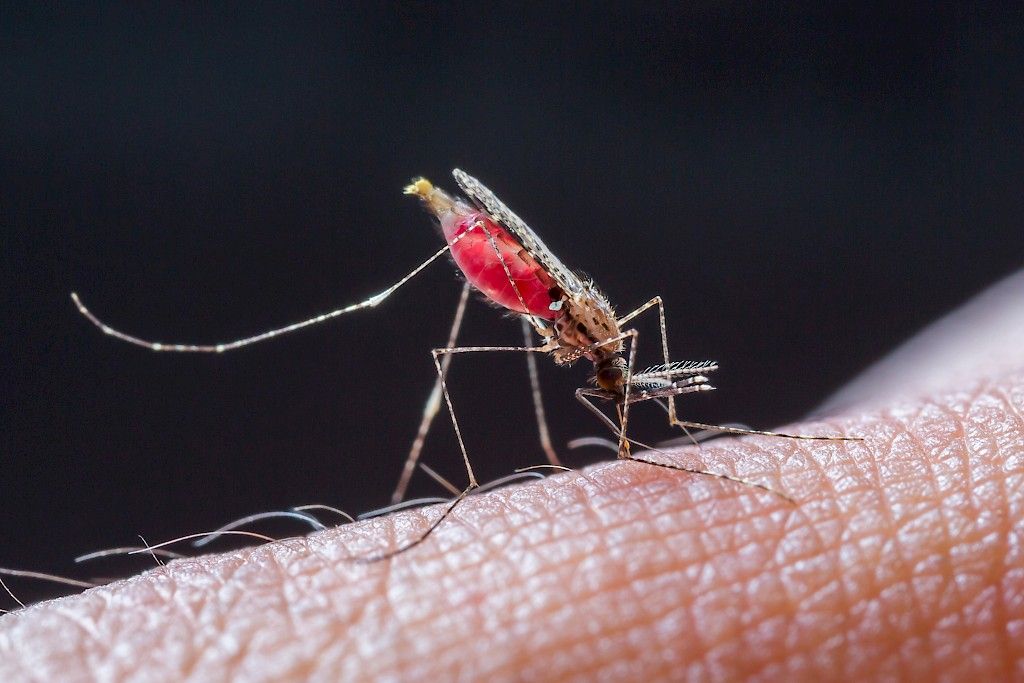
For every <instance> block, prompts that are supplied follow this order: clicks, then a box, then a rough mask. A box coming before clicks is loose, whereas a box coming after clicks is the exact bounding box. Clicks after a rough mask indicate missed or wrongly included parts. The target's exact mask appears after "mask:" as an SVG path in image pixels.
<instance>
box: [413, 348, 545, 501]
mask: <svg viewBox="0 0 1024 683" xmlns="http://www.w3.org/2000/svg"><path fill="white" fill-rule="evenodd" d="M496 351H512V352H520V353H546V352H547V348H546V347H544V346H456V347H452V348H443V349H432V350H431V352H430V354H431V356H432V357H433V358H434V368H435V369H436V370H437V376H438V378H439V379H440V380H441V395H442V396H444V402H445V404H446V405H447V406H448V414H449V415H450V416H451V419H452V427H454V428H455V437H456V439H458V441H459V450H460V451H461V452H462V459H463V462H464V464H465V465H466V474H467V475H468V477H469V488H470V490H472V489H475V488H476V487H477V486H479V485H480V484H478V483H477V480H476V476H475V475H474V474H473V466H472V465H470V464H469V454H468V453H467V452H466V443H465V441H464V440H463V438H462V430H461V429H460V428H459V420H458V418H457V417H455V407H454V406H453V405H452V397H451V395H450V394H449V393H448V383H447V382H446V381H445V373H444V372H443V371H442V369H441V360H440V358H441V356H445V355H449V354H455V353H481V352H483V353H487V352H496Z"/></svg>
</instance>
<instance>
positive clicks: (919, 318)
mask: <svg viewBox="0 0 1024 683" xmlns="http://www.w3.org/2000/svg"><path fill="white" fill-rule="evenodd" d="M808 5H809V7H808V8H802V9H800V8H797V9H787V10H782V9H765V8H763V7H761V6H760V5H757V6H749V5H743V4H738V3H725V4H723V5H718V4H715V5H713V6H711V7H698V8H693V9H687V10H669V9H648V10H645V11H640V12H637V11H627V10H626V9H624V6H604V5H584V6H578V7H576V8H575V9H574V10H570V9H564V10H560V11H554V10H552V11H543V10H538V9H536V8H533V9H524V8H518V7H513V8H510V7H507V6H506V7H505V8H504V9H497V10H495V9H493V8H488V9H482V8H480V7H474V6H473V5H467V6H463V7H449V6H446V5H441V4H438V3H433V2H431V3H415V4H407V5H403V6H400V7H391V8H382V7H378V6H377V4H376V3H368V4H366V5H363V6H358V5H356V6H349V7H346V8H344V9H324V8H320V7H316V6H306V7H304V8H302V9H291V8H288V7H286V6H284V5H276V6H273V7H269V8H262V9H252V8H250V7H247V6H235V7H232V8H229V9H222V10H210V9H201V10H196V9H192V8H180V7H175V6H170V7H166V8H164V9H162V10H156V11H152V10H140V9H138V8H130V7H120V8H118V9H108V10H105V11H96V10H85V11H81V10H74V11H69V10H67V9H63V10H58V9H38V8H33V9H29V10H24V11H18V10H11V9H5V10H3V11H2V15H0V19H2V21H0V39H2V50H3V59H2V74H0V82H2V85H0V87H2V89H3V93H2V94H3V96H2V104H0V116H2V119H0V125H2V130H0V145H2V146H0V157H2V158H0V169H2V179H0V180H2V183H0V211H2V214H0V216H2V227H3V248H2V258H3V262H2V263H3V267H2V278H3V294H4V297H3V335H2V354H0V355H2V358H3V361H2V362H3V376H2V382H3V386H2V393H3V413H2V425H0V432H2V439H3V440H2V448H0V458H2V463H0V512H2V515H3V517H2V523H0V565H6V566H17V567H22V568H31V569H47V570H56V571H62V572H65V571H68V569H69V568H70V567H71V563H70V558H71V557H73V556H74V555H76V554H78V553H81V552H85V551H88V550H92V549H96V548H102V547H107V546H111V545H119V544H123V543H129V544H130V543H133V542H136V540H137V539H136V537H135V534H139V533H141V534H143V535H145V536H146V538H147V539H148V540H150V541H158V540H163V539H166V538H169V537H171V536H175V535H178V534H183V533H188V532H193V531H200V530H206V529H210V528H213V527H215V526H218V525H220V524H221V523H223V522H226V521H228V520H230V519H232V518H234V517H238V516H241V515H245V514H249V513H252V512H257V511H262V510H269V509H280V508H286V507H288V506H291V505H296V504H301V503H309V502H323V503H330V504H334V505H337V506H339V507H342V508H344V509H347V510H349V511H352V512H359V511H362V510H366V509H369V508H372V507H376V506H378V505H382V504H385V503H386V502H387V501H388V498H389V496H390V492H391V489H392V487H393V485H394V482H395V481H396V479H397V476H398V473H399V470H400V467H401V463H402V461H403V459H404V457H405V453H406V450H407V448H408V444H409V442H410V441H411V439H412V436H413V433H414V430H415V427H416V424H417V421H418V418H419V414H420V410H421V407H422V403H423V400H424V398H425V396H426V394H427V391H428V389H429V386H430V384H431V382H432V378H433V369H432V366H431V362H430V358H429V354H428V350H429V349H430V348H431V347H432V346H438V345H441V344H443V342H444V339H445V336H446V334H447V329H448V326H449V323H450V316H451V312H452V310H453V307H454V305H455V302H456V299H457V296H458V291H459V286H460V285H459V283H458V281H457V279H456V277H455V276H454V269H453V267H452V266H451V265H450V264H449V263H441V264H438V265H436V266H434V267H432V268H431V269H430V270H429V271H427V272H426V273H424V274H423V275H422V276H421V277H419V278H418V279H417V280H415V281H413V282H412V283H410V284H409V285H408V286H407V288H406V289H405V290H403V291H401V292H400V293H399V294H397V295H395V296H394V297H393V298H392V299H390V300H389V301H388V302H387V303H386V304H384V305H383V306H381V307H380V308H378V309H376V310H373V311H367V312H363V313H360V314H357V315H353V316H351V317H349V318H346V319H342V320H337V321H334V322H331V323H329V324H325V325H323V326H321V327H319V328H317V329H311V330H306V331H304V332H302V333H299V334H296V335H294V336H290V337H287V338H282V339H278V340H275V341H272V342H270V343H266V344H263V345H259V346H255V347H251V348H248V349H245V350H241V351H238V352H234V353H230V354H227V355H223V356H196V355H171V354H154V353H151V352H147V351H144V350H142V349H138V348H136V347H132V346H128V345H126V344H123V343H118V342H115V341H114V340H112V339H110V338H107V337H104V336H103V335H101V334H100V333H99V332H98V331H97V330H96V329H95V328H93V327H92V326H90V325H89V324H88V323H87V322H86V321H85V320H84V319H82V318H81V317H80V316H78V315H77V314H76V312H75V310H74V308H73V307H72V305H71V302H70V300H69V299H68V293H69V292H70V291H71V290H72V289H75V290H77V291H78V292H80V293H81V294H82V295H83V298H84V300H85V301H86V303H87V304H89V305H90V306H91V307H92V308H93V310H94V311H96V312H97V314H98V315H100V316H101V317H103V318H105V319H106V320H107V321H108V322H110V323H111V324H113V325H115V326H118V327H120V328H122V329H124V330H127V331H129V332H133V333H135V334H139V335H141V336H145V337H150V338H158V339H159V340H162V341H200V342H204V341H214V342H216V341H226V340H230V339H234V338H236V337H239V336H245V335H248V334H251V333H254V332H258V331H262V330H264V329H267V328H270V327H274V326H277V325H280V324H283V323H287V322H292V321H294V320H297V319H301V318H303V317H306V316H308V315H312V314H315V313H319V312H322V311H325V310H330V309H332V308H335V307H337V306H339V305H343V304H346V303H350V302H353V301H356V300H359V299H361V298H363V297H365V296H367V295H369V294H371V293H374V292H376V291H379V290H380V289H382V288H383V287H385V286H386V285H388V284H390V283H391V282H392V281H393V280H394V279H396V278H397V277H399V276H401V275H402V274H403V273H404V272H406V271H407V270H408V269H409V268H411V267H412V266H413V265H415V264H416V263H418V262H419V261H420V260H421V259H423V258H424V257H426V256H427V255H429V254H430V253H432V252H433V251H434V250H435V249H437V248H438V246H439V245H440V244H441V241H440V238H439V237H438V234H437V233H436V231H435V230H434V229H433V228H432V227H431V225H430V221H429V219H428V218H427V217H426V216H425V214H424V213H423V212H422V211H421V210H420V208H419V207H418V206H417V204H416V202H414V201H412V200H411V199H409V198H406V197H403V196H402V195H401V192H400V191H401V188H402V186H403V184H405V183H406V182H407V181H408V180H409V179H410V178H411V177H413V176H416V175H421V174H422V175H426V176H427V177H429V178H432V179H434V180H435V182H437V183H438V184H440V185H442V186H446V187H449V188H450V187H452V186H453V184H454V183H453V182H452V180H451V179H450V175H449V172H450V169H451V168H452V167H455V166H459V167H462V168H465V169H467V170H469V171H470V172H471V173H473V174H475V175H477V176H479V177H480V178H481V179H483V180H484V181H485V182H487V183H488V184H489V185H490V186H491V187H492V188H493V189H495V190H496V191H497V192H498V194H499V196H501V197H502V198H503V199H505V201H506V202H507V203H508V204H509V205H510V206H511V207H513V208H514V209H515V210H516V211H517V212H518V213H519V214H520V215H522V216H523V217H525V218H526V219H527V220H528V221H529V222H530V223H531V225H532V226H533V227H534V229H536V230H537V231H538V232H539V233H540V234H541V235H542V236H543V237H544V239H545V241H546V242H547V243H548V244H549V246H550V247H551V248H552V249H553V250H554V251H555V252H556V253H558V254H559V255H560V256H561V258H562V259H563V260H564V261H565V262H566V263H567V264H569V265H570V266H573V267H577V268H580V269H582V270H584V271H586V272H588V273H590V274H591V275H593V276H594V277H595V278H596V280H597V282H598V283H599V285H600V286H601V287H602V288H603V289H604V290H605V291H606V292H607V293H608V295H609V296H610V297H611V299H612V301H613V302H616V303H617V304H618V306H619V309H620V311H625V310H629V308H630V307H632V306H635V305H638V304H640V303H642V302H643V301H646V300H647V299H648V298H649V297H651V296H652V295H654V294H659V293H660V294H662V295H663V296H664V297H665V299H666V302H667V305H668V327H669V331H670V334H671V342H672V344H671V347H672V351H673V356H674V357H675V358H679V359H684V358H686V359H705V358H713V359H716V360H718V361H720V362H721V364H722V369H721V371H720V372H719V373H718V374H717V376H716V378H715V379H716V382H715V383H716V385H717V386H718V387H719V389H720V390H719V391H718V392H716V393H714V394H710V395H703V396H700V397H696V398H693V399H691V400H687V401H685V402H684V403H683V405H685V406H686V414H687V415H690V416H692V417H693V418H695V419H705V420H715V421H732V420H741V421H744V422H747V423H749V424H752V425H755V426H760V427H772V426H774V425H777V424H780V423H782V422H785V421H787V420H792V419H795V418H798V417H799V416H800V415H801V414H803V413H805V412H806V411H808V410H809V409H811V408H812V407H813V406H815V405H816V404H817V403H818V402H820V401H821V400H822V399H823V398H824V397H825V396H826V395H827V394H828V393H829V392H830V391H832V390H834V389H835V388H837V387H838V386H839V385H841V384H842V383H843V382H844V381H846V380H847V379H849V378H851V377H852V376H853V375H855V374H856V373H857V372H858V371H859V370H861V369H862V368H864V367H865V366H866V365H867V364H869V363H870V362H872V361H873V360H875V359H877V358H878V357H880V356H881V355H882V354H884V353H886V352H887V351H888V350H890V349H891V348H892V347H893V346H894V345H895V344H897V343H899V342H900V341H901V340H903V339H905V338H906V337H907V336H908V335H910V334H912V333H913V332H915V331H916V330H918V329H919V328H920V327H921V326H923V325H924V324H926V323H928V322H929V321H931V320H933V319H935V318H936V317H937V316H939V315H940V314H942V313H944V312H946V311H948V310H949V309H950V308H952V307H954V306H955V305H957V304H958V303H960V302H962V301H964V300H965V299H966V298H968V297H969V296H970V295H972V294H974V293H976V292H978V291H979V290H981V289H983V288H984V287H985V286H987V285H989V284H990V283H992V282H994V281H996V280H997V279H998V278H1000V277H1001V276H1003V275H1005V274H1007V273H1009V272H1011V271H1012V270H1014V269H1015V268H1017V267H1019V266H1020V265H1021V254H1022V251H1024V250H1022V247H1024V231H1022V229H1021V222H1020V216H1021V214H1022V211H1024V199H1022V197H1024V194H1022V192H1021V177H1022V171H1024V162H1022V158H1024V157H1022V151H1024V144H1022V136H1021V132H1022V131H1021V125H1020V120H1021V112H1022V111H1024V98H1022V90H1021V88H1020V87H1019V85H1018V83H1017V75H1018V74H1019V73H1020V69H1021V66H1022V61H1021V56H1022V41H1021V31H1020V21H1019V19H1020V17H1019V16H1015V15H1012V14H1011V13H1009V12H1003V11H1000V10H996V11H993V10H990V9H980V8H975V7H971V6H964V7H960V8H956V9H946V8H941V7H940V8H937V9H936V8H933V7H929V8H928V9H924V10H920V11H918V10H915V9H902V10H900V11H899V12H898V13H890V12H889V11H875V10H868V9H863V8H861V6H860V4H859V3H857V4H855V7H852V8H851V7H845V8H839V9H835V8H833V9H829V10H820V9H817V8H816V5H817V3H809V4H808ZM654 320H655V318H654V317H653V316H652V317H651V318H649V319H648V322H647V323H644V324H642V325H641V330H642V332H643V335H644V336H643V339H642V341H643V343H644V344H645V345H646V351H647V354H648V355H646V356H644V357H643V358H642V359H641V363H646V362H648V361H649V362H655V361H656V354H655V352H654V348H655V330H656V328H655V327H654V326H653V324H652V323H653V321H654ZM518 334H519V331H518V323H516V322H515V321H511V320H508V319H505V318H503V317H502V316H501V315H500V314H498V313H497V312H496V311H495V310H493V309H490V308H488V307H487V306H484V305H480V304H475V305H474V306H473V307H472V309H471V314H470V315H469V316H468V320H467V324H466V329H465V332H464V335H463V340H464V341H465V342H466V343H472V344H510V343H511V344H515V343H517V341H518ZM541 370H542V381H543V383H544V387H545V390H546V398H547V405H548V410H549V412H550V413H551V422H552V428H553V432H554V436H555V440H556V443H557V444H559V445H562V444H564V443H565V442H566V441H567V440H568V439H570V438H573V437H576V436H582V435H591V434H601V433H602V428H601V426H600V425H599V424H598V423H597V422H596V421H595V420H593V419H591V417H590V416H589V415H588V414H586V413H585V412H584V411H583V409H582V408H580V407H579V406H578V405H577V404H576V403H575V402H574V401H573V400H572V389H573V388H574V387H575V386H578V385H579V384H580V383H582V382H583V381H584V380H585V377H586V369H585V368H583V367H578V368H573V369H570V370H565V369H560V368H556V367H555V366H554V365H553V364H550V363H548V362H544V363H542V365H541ZM451 379H452V386H453V396H454V400H455V401H456V404H457V406H458V407H459V409H460V415H461V417H462V420H463V425H464V430H465V434H466V439H467V443H468V446H469V448H470V451H471V454H472V456H473V457H474V459H475V462H476V464H477V468H478V470H477V471H478V474H479V475H480V478H481V479H482V480H487V479H490V478H493V477H495V476H498V475H501V474H505V473H507V472H509V471H510V470H511V469H512V468H513V467H516V466H520V465H526V464H532V463H535V462H538V461H540V459H541V454H540V451H539V449H538V448H537V447H536V445H535V443H536V442H535V436H534V432H535V430H534V427H533V422H532V413H531V407H530V403H529V394H528V384H527V377H526V373H525V362H524V360H523V359H522V358H521V357H519V356H511V355H507V356H491V357H486V358H468V357H463V358H459V359H457V362H456V364H455V365H454V366H453V371H452V375H451ZM442 419H444V418H443V416H442ZM438 427H439V429H438V430H437V432H436V434H435V435H434V437H435V438H432V439H431V441H430V442H429V444H428V450H427V453H426V455H425V460H426V461H427V462H429V463H431V464H433V465H435V466H436V467H437V468H438V469H439V470H441V471H442V472H444V473H446V474H447V475H448V476H450V477H452V478H453V480H454V481H456V483H458V484H459V485H460V486H461V485H462V484H463V482H464V474H463V473H462V472H461V471H460V464H459V459H458V455H457V451H456V448H455V442H454V439H453V438H452V437H451V434H450V432H451V428H450V426H449V425H448V423H447V422H443V421H442V422H439V423H438ZM639 429H640V432H642V434H643V436H642V437H641V438H647V439H651V440H656V439H661V438H666V437H669V436H671V433H670V432H668V430H667V428H665V427H664V424H663V422H662V421H661V418H659V416H658V415H657V411H655V412H653V413H649V414H648V416H647V417H646V418H643V419H642V421H641V427H640V428H639ZM637 435H638V437H639V436H640V433H638V434H637ZM563 455H565V453H564V452H563ZM607 455H608V454H606V453H604V452H602V451H600V450H596V451H595V450H589V451H577V452H574V453H572V454H571V455H568V456H567V459H568V460H569V461H570V462H571V463H573V464H583V463H586V462H590V461H592V460H595V459H599V458H604V457H606V456H607ZM415 481H416V485H415V486H414V489H413V492H414V493H419V494H422V493H436V492H437V491H438V489H437V487H436V486H435V485H433V484H432V483H431V482H430V481H429V480H428V479H427V478H426V477H425V476H424V475H422V474H420V475H418V476H417V479H416V480H415ZM292 529H293V530H294V531H298V528H297V527H292ZM278 531H281V530H280V529H278ZM128 566H129V564H128V563H124V562H122V563H120V564H118V563H112V564H110V565H106V566H104V567H103V568H102V569H101V568H99V567H97V568H94V569H91V570H87V571H83V572H81V573H80V575H81V574H88V573H89V571H92V572H93V573H100V574H102V573H104V572H107V573H108V574H118V573H123V572H124V571H127V567H128ZM16 585H17V586H18V587H19V588H20V589H21V591H22V592H23V594H25V595H27V596H31V595H33V591H34V590H36V588H35V587H33V586H30V585H27V584H25V583H24V582H20V583H17V584H16Z"/></svg>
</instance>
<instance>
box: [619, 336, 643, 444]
mask: <svg viewBox="0 0 1024 683" xmlns="http://www.w3.org/2000/svg"><path fill="white" fill-rule="evenodd" d="M625 333H626V334H628V335H629V360H628V361H626V377H625V378H624V379H625V382H626V385H625V386H626V389H625V392H624V393H623V396H622V403H621V405H616V412H618V414H619V457H620V458H625V459H628V458H629V457H630V456H629V439H628V438H626V428H627V427H628V426H629V404H630V400H629V399H630V393H632V392H631V389H632V386H633V381H632V380H633V368H634V366H635V365H636V340H637V337H639V336H640V334H639V333H638V332H637V331H636V330H626V332H625Z"/></svg>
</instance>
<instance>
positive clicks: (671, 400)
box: [618, 296, 864, 445]
mask: <svg viewBox="0 0 1024 683" xmlns="http://www.w3.org/2000/svg"><path fill="white" fill-rule="evenodd" d="M653 306H657V307H658V324H659V327H660V330H661V350H662V354H663V355H664V357H665V365H666V366H667V365H669V364H670V363H671V361H670V360H669V355H668V331H667V328H666V326H665V304H664V302H662V300H661V297H660V296H656V297H654V298H653V299H651V300H650V301H648V302H647V303H645V304H643V305H642V306H639V307H638V308H636V309H635V310H633V311H630V312H629V313H627V314H626V315H624V316H622V317H621V318H620V319H619V320H618V323H619V325H622V324H623V323H626V322H629V321H630V320H632V319H634V318H635V317H637V316H638V315H640V314H641V313H643V312H644V311H646V310H647V309H649V308H651V307H653ZM667 403H668V422H669V425H670V426H672V427H679V428H680V429H682V430H683V431H684V432H686V434H687V436H689V437H690V439H691V440H692V441H693V442H694V443H696V444H698V445H699V443H698V442H697V441H696V440H694V439H693V437H692V435H690V432H689V431H688V429H689V428H693V429H703V430H709V431H715V432H719V433H725V434H759V435H762V436H778V437H784V438H787V439H807V440H811V441H863V440H864V439H862V438H860V437H851V436H807V435H803V434H782V433H780V432H767V431H763V430H758V429H742V428H739V427H732V426H728V425H711V424H705V423H703V422H689V421H686V420H680V419H679V417H678V416H677V415H676V403H675V396H670V397H668V400H667Z"/></svg>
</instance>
